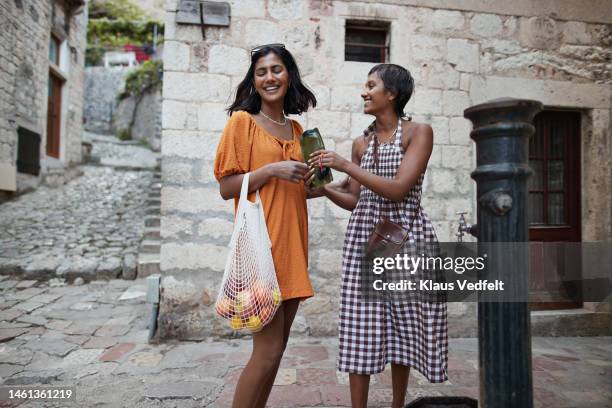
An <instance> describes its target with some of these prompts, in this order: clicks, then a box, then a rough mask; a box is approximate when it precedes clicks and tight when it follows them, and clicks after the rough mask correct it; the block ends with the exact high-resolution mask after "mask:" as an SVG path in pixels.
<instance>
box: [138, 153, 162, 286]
mask: <svg viewBox="0 0 612 408" xmlns="http://www.w3.org/2000/svg"><path fill="white" fill-rule="evenodd" d="M160 164H161V162H158V168H157V169H156V172H155V174H153V180H152V182H151V185H150V187H149V193H148V194H147V199H146V209H145V213H146V218H145V220H144V225H145V230H144V234H143V239H142V241H141V243H140V246H139V248H138V265H137V276H138V277H139V278H142V277H145V276H149V275H153V274H159V273H160V272H161V270H160V251H161V234H160V224H161V169H160V168H159V165H160Z"/></svg>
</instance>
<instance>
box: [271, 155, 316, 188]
mask: <svg viewBox="0 0 612 408" xmlns="http://www.w3.org/2000/svg"><path fill="white" fill-rule="evenodd" d="M269 166H270V169H271V172H270V175H271V176H272V177H277V178H280V179H283V180H288V181H291V182H293V183H299V182H300V181H302V180H304V178H305V176H306V174H307V173H308V166H307V165H306V164H305V163H302V162H299V161H294V160H285V161H280V162H276V163H272V164H270V165H269Z"/></svg>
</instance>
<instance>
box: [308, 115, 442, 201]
mask: <svg viewBox="0 0 612 408" xmlns="http://www.w3.org/2000/svg"><path fill="white" fill-rule="evenodd" d="M410 128H412V129H411V133H412V134H411V138H410V143H409V144H408V146H407V148H406V152H405V153H404V158H403V160H402V163H401V165H400V167H399V169H398V171H397V174H396V176H395V178H393V179H388V178H385V177H381V176H377V175H375V174H373V173H370V172H368V171H367V170H364V169H362V168H361V167H360V166H359V164H357V163H354V162H353V161H348V160H346V159H344V158H342V157H341V156H340V155H338V154H337V153H335V152H332V151H328V150H320V151H318V152H315V153H313V156H312V158H313V159H314V160H318V156H319V155H321V154H324V155H323V158H322V159H321V163H322V165H324V166H327V167H331V168H333V169H335V170H339V171H342V172H345V173H347V174H348V175H349V176H351V179H354V180H356V181H357V182H358V183H359V184H362V185H364V186H366V187H367V188H369V189H370V190H372V191H374V192H375V193H377V194H379V195H381V196H383V197H385V198H387V199H389V200H392V201H401V200H403V199H404V197H405V196H406V195H407V194H408V192H409V191H410V190H411V189H412V187H414V185H415V184H416V183H417V181H418V179H419V177H420V176H421V174H423V172H425V169H426V168H427V162H428V161H429V157H430V156H431V151H432V149H433V131H432V129H431V126H429V125H424V124H414V125H412V126H410V127H409V129H410Z"/></svg>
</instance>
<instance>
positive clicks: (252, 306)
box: [235, 290, 256, 320]
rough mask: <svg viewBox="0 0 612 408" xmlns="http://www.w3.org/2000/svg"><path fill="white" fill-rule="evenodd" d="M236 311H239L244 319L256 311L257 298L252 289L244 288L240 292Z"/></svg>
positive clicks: (237, 297) (237, 296)
mask: <svg viewBox="0 0 612 408" xmlns="http://www.w3.org/2000/svg"><path fill="white" fill-rule="evenodd" d="M235 309H236V313H238V314H239V315H240V316H241V317H242V318H243V319H244V320H247V319H248V318H249V317H251V316H253V314H255V311H256V303H255V298H254V296H253V294H252V293H251V291H249V290H243V291H241V292H238V294H237V295H236V305H235Z"/></svg>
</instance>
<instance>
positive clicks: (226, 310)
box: [215, 296, 234, 319]
mask: <svg viewBox="0 0 612 408" xmlns="http://www.w3.org/2000/svg"><path fill="white" fill-rule="evenodd" d="M215 310H216V311H217V314H218V315H219V316H223V317H225V318H226V319H228V318H230V317H232V316H233V315H234V302H233V301H232V300H231V299H230V298H228V297H227V296H223V298H221V300H220V301H219V302H217V305H216V307H215Z"/></svg>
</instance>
